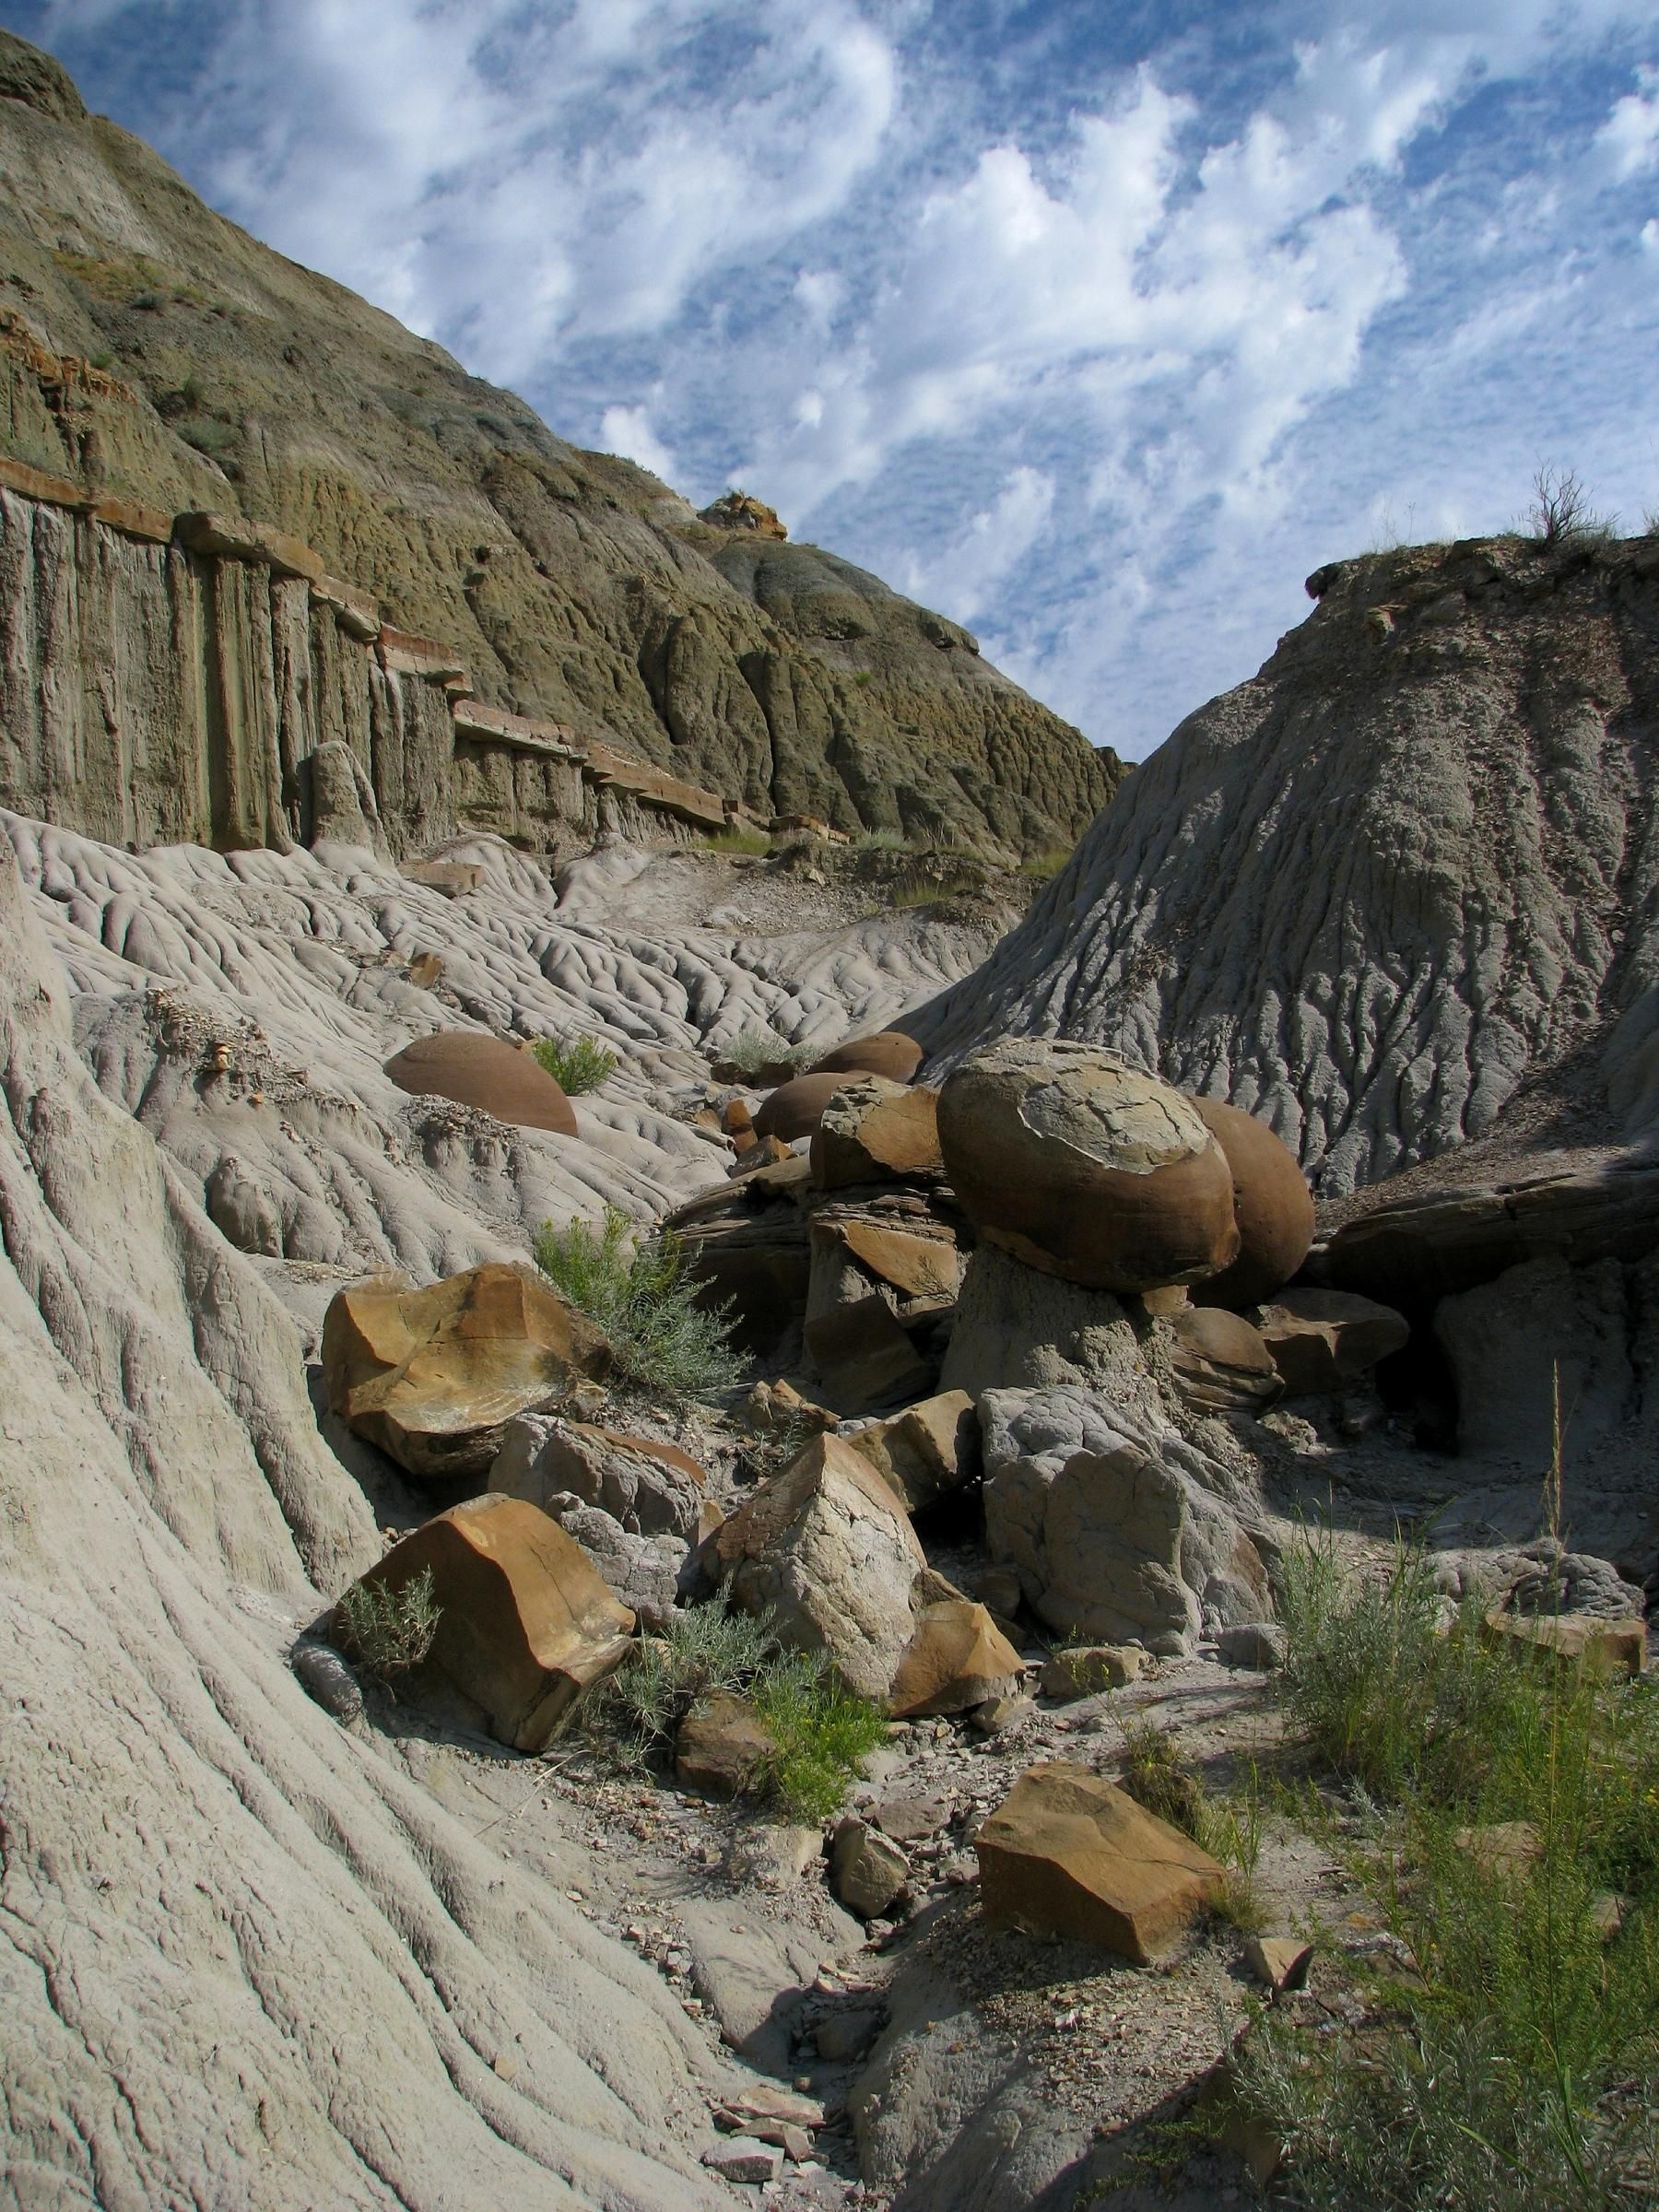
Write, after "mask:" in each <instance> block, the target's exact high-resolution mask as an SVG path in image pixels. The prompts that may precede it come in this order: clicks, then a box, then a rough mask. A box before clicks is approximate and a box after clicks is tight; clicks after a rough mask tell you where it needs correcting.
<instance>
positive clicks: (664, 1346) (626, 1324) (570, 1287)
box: [535, 1206, 742, 1403]
mask: <svg viewBox="0 0 1659 2212" xmlns="http://www.w3.org/2000/svg"><path fill="white" fill-rule="evenodd" d="M535 1264H536V1265H537V1266H538V1267H539V1268H540V1269H541V1270H542V1272H543V1274H544V1275H546V1276H547V1277H548V1278H549V1280H550V1281H551V1282H552V1283H553V1284H554V1286H555V1288H558V1289H559V1290H560V1291H562V1292H563V1294H564V1296H565V1297H566V1298H568V1299H569V1300H570V1301H571V1304H572V1305H573V1306H575V1307H576V1308H577V1309H578V1311H579V1312H583V1313H585V1314H586V1315H587V1316H588V1318H589V1320H590V1321H594V1322H596V1323H597V1324H598V1325H599V1327H600V1328H602V1329H603V1330H604V1332H605V1334H606V1336H607V1337H609V1339H610V1344H611V1349H612V1351H613V1352H614V1353H615V1355H616V1360H617V1365H618V1369H619V1370H620V1371H621V1372H622V1373H623V1374H624V1375H625V1376H627V1377H628V1378H629V1380H630V1381H632V1382H637V1383H639V1384H640V1385H641V1387H642V1388H644V1389H646V1390H649V1391H652V1392H653V1393H656V1394H660V1395H661V1396H664V1397H667V1398H670V1399H674V1400H676V1401H678V1402H680V1403H683V1402H685V1401H686V1400H687V1399H690V1398H718V1397H719V1396H720V1395H721V1394H722V1393H723V1392H724V1391H728V1390H730V1389H732V1388H733V1387H734V1385H735V1383H736V1382H737V1380H738V1377H739V1374H740V1373H741V1370H742V1363H741V1361H740V1360H739V1359H738V1357H737V1355H736V1353H735V1351H734V1350H733V1349H732V1346H731V1330H732V1323H731V1319H730V1309H729V1307H726V1306H721V1307H718V1308H714V1309H711V1308H709V1307H706V1306H703V1305H700V1303H699V1302H698V1297H699V1288H698V1285H697V1284H696V1283H695V1282H693V1281H692V1280H691V1279H690V1278H689V1277H688V1275H687V1273H686V1255H685V1251H684V1248H683V1246H682V1245H681V1243H680V1241H679V1239H678V1238H677V1237H675V1236H672V1235H668V1236H660V1237H652V1238H647V1239H646V1240H644V1241H642V1242H637V1243H636V1242H635V1241H634V1236H633V1230H632V1227H631V1225H630V1223H629V1219H628V1217H627V1215H626V1214H624V1213H622V1212H621V1211H620V1210H619V1209H618V1207H616V1206H606V1209H605V1219H604V1221H603V1223H602V1225H601V1226H600V1228H599V1229H598V1230H594V1228H593V1227H592V1226H591V1224H590V1223H588V1222H586V1221H571V1223H569V1225H568V1226H567V1227H565V1228H564V1229H555V1228H554V1226H553V1224H552V1222H551V1221H544V1222H543V1224H542V1226H541V1229H540V1230H539V1231H538V1232H537V1235H536V1239H535Z"/></svg>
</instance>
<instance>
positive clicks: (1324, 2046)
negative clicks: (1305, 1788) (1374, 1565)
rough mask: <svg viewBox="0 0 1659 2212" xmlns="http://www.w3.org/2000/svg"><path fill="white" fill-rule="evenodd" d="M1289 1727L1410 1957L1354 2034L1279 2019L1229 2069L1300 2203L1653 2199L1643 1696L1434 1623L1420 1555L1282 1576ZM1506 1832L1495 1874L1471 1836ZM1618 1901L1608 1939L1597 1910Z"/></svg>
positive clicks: (1436, 1606) (1658, 2016) (1657, 2100)
mask: <svg viewBox="0 0 1659 2212" xmlns="http://www.w3.org/2000/svg"><path fill="white" fill-rule="evenodd" d="M1286 1565H1287V1571H1286V1578H1285V1583H1286V1587H1285V1595H1284V1602H1283V1604H1282V1606H1281V1615H1282V1618H1283V1619H1284V1622H1285V1626H1286V1629H1287V1630H1288V1641H1289V1649H1288V1660H1287V1665H1286V1667H1285V1670H1284V1673H1283V1676H1282V1683H1283V1689H1284V1694H1285V1697H1286V1699H1287V1701H1288V1705H1289V1709H1290V1713H1291V1716H1292V1718H1293V1719H1294V1720H1295V1721H1297V1722H1299V1723H1300V1725H1301V1727H1302V1730H1303V1732H1304V1733H1305V1735H1306V1736H1307V1738H1308V1740H1309V1742H1310V1743H1311V1745H1312V1747H1313V1749H1314V1751H1315V1753H1316V1754H1317V1755H1318V1756H1319V1758H1320V1759H1322V1760H1323V1761H1324V1763H1325V1764H1326V1765H1328V1766H1329V1767H1330V1768H1331V1769H1333V1770H1334V1771H1335V1776H1336V1778H1337V1779H1338V1781H1339V1782H1342V1783H1347V1785H1348V1787H1349V1790H1350V1792H1351V1793H1352V1802H1353V1804H1354V1805H1355V1806H1356V1807H1357V1808H1358V1810H1359V1814H1360V1816H1361V1819H1362V1836H1363V1841H1362V1842H1361V1843H1360V1845H1359V1847H1358V1848H1357V1849H1356V1850H1355V1851H1354V1853H1352V1854H1351V1858H1352V1865H1353V1871H1354V1872H1355V1873H1356V1874H1357V1875H1358V1876H1359V1878H1360V1879H1361V1880H1362V1881H1364V1882H1365V1884H1366V1885H1367V1887H1368V1888H1371V1890H1372V1892H1373V1894H1375V1895H1376V1896H1377V1897H1378V1898H1379V1900H1380V1901H1381V1903H1382V1910H1383V1912H1384V1914H1385V1917H1386V1920H1387V1924H1388V1926H1389V1928H1390V1930H1391V1932H1392V1934H1393V1935H1394V1937H1395V1938H1396V1939H1397V1944H1398V1946H1399V1947H1401V1948H1402V1949H1403V1951H1404V1953H1405V1954H1406V1956H1407V1957H1408V1958H1409V1959H1410V1960H1411V1961H1412V1962H1413V1963H1414V1966H1415V1970H1416V1971H1415V1972H1414V1973H1412V1974H1411V1975H1409V1976H1408V1977H1406V1978H1405V1979H1403V1980H1402V1979H1400V1978H1399V1977H1398V1976H1396V1977H1395V1978H1394V1980H1393V1981H1391V1982H1386V1983H1384V1982H1382V1981H1380V1980H1378V1981H1374V1982H1373V1983H1372V1984H1371V1988H1370V1991H1369V1994H1370V1999H1371V2011H1370V2018H1368V2019H1367V2020H1366V2022H1365V2023H1364V2024H1363V2025H1362V2027H1361V2028H1360V2029H1359V2030H1358V2032H1357V2033H1354V2034H1351V2035H1349V2036H1347V2037H1344V2036H1336V2037H1331V2036H1325V2037H1321V2036H1318V2035H1315V2034H1312V2033H1311V2032H1309V2031H1307V2030H1303V2029H1301V2028H1300V2027H1299V2026H1298V2025H1297V2024H1296V2023H1295V2022H1293V2021H1291V2020H1289V2019H1287V2018H1284V2017H1282V2016H1280V2015H1279V2014H1278V2013H1277V2011H1276V2012H1274V2013H1272V2014H1270V2015H1268V2016H1267V2017H1266V2018H1264V2019H1262V2020H1260V2021H1258V2022H1257V2024H1256V2026H1255V2028H1254V2029H1253V2030H1252V2032H1251V2033H1250V2034H1249V2035H1248V2036H1247V2037H1246V2038H1245V2040H1244V2042H1243V2044H1242V2045H1241V2049H1240V2052H1239V2053H1238V2056H1237V2058H1236V2060H1235V2075H1236V2079H1237V2085H1238V2090H1239V2094H1240V2095H1241V2098H1242V2099H1243V2100H1244V2101H1245V2103H1246V2104H1247V2105H1248V2106H1249V2107H1250V2108H1251V2109H1252V2110H1253V2112H1255V2113H1256V2115H1257V2116H1258V2117H1260V2118H1261V2119H1263V2120H1264V2121H1265V2123H1266V2124H1268V2125H1269V2126H1270V2127H1271V2128H1273V2129H1274V2131H1275V2132H1276V2133H1277V2136H1279V2138H1280V2140H1281V2141H1283V2142H1285V2143H1286V2144H1288V2147H1289V2151H1290V2155H1291V2166H1290V2175H1291V2181H1292V2186H1293V2190H1294V2193H1295V2200H1296V2201H1297V2202H1299V2203H1301V2204H1304V2205H1306V2206H1311V2207H1312V2206H1317V2207H1321V2208H1322V2212H1323V2208H1325V2207H1329V2208H1330V2212H1335V2207H1336V2206H1348V2205H1358V2204H1363V2205H1366V2206H1378V2207H1380V2208H1382V2212H1394V2208H1397V2212H1428V2208H1429V2207H1430V2206H1458V2207H1460V2208H1467V2212H1509V2208H1510V2207H1521V2208H1522V2212H1546V2208H1549V2212H1555V2208H1556V2207H1559V2206H1574V2207H1580V2206H1585V2207H1589V2206H1594V2207H1603V2206H1606V2207H1608V2208H1609V2212H1610V2208H1611V2207H1613V2206H1625V2205H1634V2204H1636V2203H1639V2202H1652V2201H1653V2190H1654V2185H1655V2178H1656V2172H1659V2170H1656V2168H1655V2165H1654V2159H1655V2155H1656V2153H1659V2096H1656V2094H1655V2090H1654V2086H1653V2085H1654V2081H1655V2075H1656V2069H1659V1693H1656V1689H1655V1686H1654V1685H1653V1684H1651V1683H1647V1682H1643V1681H1640V1680H1638V1681H1634V1682H1630V1681H1621V1682H1611V1681H1606V1680H1604V1679H1602V1678H1600V1677H1598V1676H1597V1675H1595V1674H1594V1672H1593V1671H1592V1670H1590V1669H1588V1668H1585V1669H1582V1670H1577V1671H1574V1670H1572V1669H1570V1668H1568V1667H1566V1666H1563V1665H1556V1664H1551V1663H1548V1662H1546V1663H1542V1664H1539V1663H1537V1662H1535V1661H1534V1660H1532V1659H1529V1658H1528V1657H1527V1656H1526V1655H1525V1654H1524V1653H1516V1652H1514V1651H1512V1650H1510V1649H1508V1648H1505V1646H1504V1645H1503V1644H1501V1643H1496V1644H1494V1643H1491V1642H1488V1641H1487V1640H1486V1639H1485V1638H1484V1637H1483V1636H1482V1634H1481V1632H1480V1630H1481V1622H1480V1618H1479V1614H1478V1611H1477V1609H1476V1608H1474V1607H1465V1608H1464V1609H1463V1610H1462V1611H1460V1612H1458V1613H1457V1614H1456V1615H1455V1616H1454V1617H1453V1618H1450V1619H1449V1620H1448V1619H1447V1618H1443V1615H1444V1608H1443V1607H1442V1606H1441V1605H1440V1603H1439V1601H1438V1600H1437V1599H1436V1597H1435V1594H1434V1589H1433V1583H1432V1576H1431V1572H1430V1564H1429V1561H1428V1560H1427V1559H1426V1558H1425V1556H1424V1554H1423V1553H1422V1551H1421V1549H1420V1548H1419V1547H1411V1546H1406V1545H1401V1546H1399V1547H1397V1549H1396V1554H1395V1558H1394V1562H1393V1571H1392V1573H1389V1574H1387V1575H1383V1576H1378V1575H1361V1574H1359V1573H1355V1572H1352V1571H1347V1570H1345V1569H1344V1567H1343V1566H1342V1564H1341V1563H1340V1561H1339V1560H1338V1559H1337V1558H1336V1556H1335V1551H1334V1548H1333V1547H1332V1546H1331V1545H1330V1543H1329V1542H1328V1540H1326V1541H1314V1542H1312V1543H1309V1544H1307V1545H1305V1546H1304V1547H1302V1548H1301V1549H1300V1552H1297V1553H1293V1554H1291V1555H1290V1556H1289V1557H1288V1559H1287V1563H1286ZM1510 1821H1523V1822H1525V1823H1526V1824H1527V1826H1528V1828H1529V1829H1530V1830H1531V1836H1530V1845H1531V1848H1530V1851H1529V1852H1526V1853H1514V1854H1512V1855H1511V1856H1509V1857H1507V1858H1505V1859H1503V1860H1501V1861H1494V1860H1493V1859H1492V1858H1491V1857H1490V1856H1483V1854H1482V1853H1479V1852H1478V1851H1473V1850H1471V1849H1470V1848H1469V1844H1470V1838H1469V1835H1468V1832H1467V1831H1468V1830H1479V1829H1481V1828H1483V1827H1486V1826H1488V1825H1489V1824H1496V1823H1499V1822H1510ZM1609 1893H1613V1894H1616V1895H1617V1896H1618V1897H1619V1898H1620V1899H1621V1900H1622V1905H1621V1912H1622V1918H1621V1921H1620V1924H1619V1925H1618V1928H1617V1931H1616V1932H1615V1933H1613V1934H1612V1935H1608V1932H1607V1924H1606V1898H1607V1896H1608V1894H1609Z"/></svg>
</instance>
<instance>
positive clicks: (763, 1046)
mask: <svg viewBox="0 0 1659 2212" xmlns="http://www.w3.org/2000/svg"><path fill="white" fill-rule="evenodd" d="M719 1053H720V1057H721V1058H722V1059H723V1060H729V1061H730V1062H731V1064H732V1065H733V1066H734V1067H736V1068H741V1069H742V1070H743V1071H744V1073H745V1074H747V1075H751V1076H752V1075H759V1073H760V1071H761V1069H763V1068H767V1067H794V1068H801V1067H806V1065H808V1064H809V1063H810V1062H811V1061H813V1060H815V1059H816V1058H817V1057H818V1047H817V1046H816V1045H812V1044H791V1043H790V1041H789V1040H788V1039H787V1038H786V1037H780V1036H779V1035H778V1034H777V1032H776V1031H775V1030H739V1031H738V1032H737V1034H736V1036H735V1037H734V1038H733V1039H732V1041H731V1042H730V1043H729V1044H723V1045H722V1046H720V1048H719Z"/></svg>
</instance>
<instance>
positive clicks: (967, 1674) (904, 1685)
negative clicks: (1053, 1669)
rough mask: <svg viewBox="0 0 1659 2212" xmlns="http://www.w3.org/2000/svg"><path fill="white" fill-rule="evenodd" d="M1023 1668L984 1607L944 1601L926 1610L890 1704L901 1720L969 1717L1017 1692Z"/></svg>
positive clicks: (902, 1661)
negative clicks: (945, 1715)
mask: <svg viewBox="0 0 1659 2212" xmlns="http://www.w3.org/2000/svg"><path fill="white" fill-rule="evenodd" d="M1024 1674H1025V1665H1024V1662H1023V1661H1022V1660H1021V1658H1020V1656H1019V1653H1018V1652H1017V1651H1016V1650H1015V1649H1014V1647H1013V1645H1012V1644H1011V1643H1010V1642H1009V1641H1008V1640H1007V1638H1006V1636H1005V1635H1004V1634H1003V1632H1002V1630H1000V1629H999V1628H998V1627H997V1625H996V1623H995V1622H994V1620H993V1619H992V1618H991V1616H990V1614H989V1613H987V1612H986V1610H985V1608H984V1606H981V1605H976V1604H975V1603H974V1602H973V1600H972V1599H971V1598H967V1597H955V1598H947V1599H946V1600H945V1601H944V1602H943V1603H942V1604H939V1605H931V1606H924V1608H923V1610H922V1612H921V1613H920V1614H919V1615H918V1617H917V1619H916V1627H915V1632H914V1634H913V1635H912V1638H911V1640H910V1642H909V1644H908V1645H907V1646H906V1648H905V1653H904V1656H903V1657H902V1659H900V1662H899V1672H898V1674H897V1675H896V1676H895V1677H894V1680H893V1687H892V1691H891V1695H890V1700H889V1704H890V1709H891V1711H892V1712H893V1715H894V1717H895V1718H896V1719H899V1720H907V1719H912V1718H920V1717H922V1716H923V1715H924V1714H928V1713H946V1712H968V1711H970V1710H971V1707H973V1706H975V1705H983V1704H985V1703H986V1702H987V1701H988V1700H990V1699H992V1698H1001V1697H1007V1696H1009V1695H1011V1694H1012V1693H1013V1692H1014V1691H1015V1690H1017V1689H1018V1688H1019V1685H1020V1682H1021V1680H1022V1679H1023V1677H1024Z"/></svg>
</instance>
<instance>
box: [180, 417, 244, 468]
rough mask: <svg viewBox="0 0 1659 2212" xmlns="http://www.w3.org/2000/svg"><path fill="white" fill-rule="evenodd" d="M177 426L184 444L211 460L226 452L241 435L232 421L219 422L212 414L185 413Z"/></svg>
mask: <svg viewBox="0 0 1659 2212" xmlns="http://www.w3.org/2000/svg"><path fill="white" fill-rule="evenodd" d="M177 428H178V432H179V435H180V437H181V438H182V439H183V441H184V442H185V444H186V445H194V448H195V450H196V452H197V453H206V455H207V457H208V458H209V460H213V461H217V460H218V457H219V455H220V454H221V453H229V451H230V448H231V447H232V446H233V445H234V444H236V442H237V441H238V440H239V439H240V438H241V431H240V430H239V429H237V428H236V426H235V425H234V423H229V422H220V421H219V419H218V417H217V416H214V415H187V416H186V417H185V418H184V419H183V420H182V422H180V423H179V424H178V426H177Z"/></svg>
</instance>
